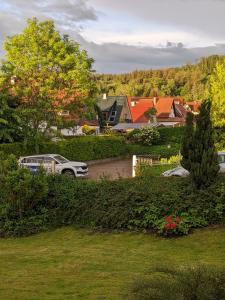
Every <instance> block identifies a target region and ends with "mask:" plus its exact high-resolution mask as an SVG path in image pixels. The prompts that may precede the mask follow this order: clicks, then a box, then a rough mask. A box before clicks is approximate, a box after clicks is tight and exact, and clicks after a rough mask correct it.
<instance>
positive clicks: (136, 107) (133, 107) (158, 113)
mask: <svg viewBox="0 0 225 300" xmlns="http://www.w3.org/2000/svg"><path fill="white" fill-rule="evenodd" d="M128 106H129V108H130V114H131V119H132V123H150V122H163V123H168V122H173V123H176V124H177V125H180V124H184V123H185V119H186V113H187V111H186V109H185V108H184V100H183V99H180V98H174V97H153V98H150V97H128ZM151 110H152V111H155V116H154V118H153V121H152V120H150V118H149V116H148V113H147V112H150V111H151Z"/></svg>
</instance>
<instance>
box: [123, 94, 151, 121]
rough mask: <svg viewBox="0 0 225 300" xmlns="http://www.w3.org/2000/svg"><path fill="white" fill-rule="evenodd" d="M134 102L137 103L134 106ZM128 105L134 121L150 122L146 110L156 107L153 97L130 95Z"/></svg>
mask: <svg viewBox="0 0 225 300" xmlns="http://www.w3.org/2000/svg"><path fill="white" fill-rule="evenodd" d="M132 102H134V103H135V105H134V106H132ZM128 105H129V108H130V112H131V117H132V121H133V122H134V123H147V122H148V118H147V117H146V116H145V112H146V111H148V110H149V109H150V108H153V107H154V102H153V99H150V98H136V97H128Z"/></svg>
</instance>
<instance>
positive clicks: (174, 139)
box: [158, 126, 185, 144]
mask: <svg viewBox="0 0 225 300" xmlns="http://www.w3.org/2000/svg"><path fill="white" fill-rule="evenodd" d="M184 130H185V127H183V126H182V127H162V128H158V131H159V134H160V137H161V142H162V143H163V144H173V143H175V144H181V141H182V137H183V135H184Z"/></svg>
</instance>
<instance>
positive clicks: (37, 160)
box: [19, 154, 88, 177]
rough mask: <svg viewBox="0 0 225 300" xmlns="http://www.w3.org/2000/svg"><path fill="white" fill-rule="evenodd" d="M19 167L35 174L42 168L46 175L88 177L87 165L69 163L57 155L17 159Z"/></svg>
mask: <svg viewBox="0 0 225 300" xmlns="http://www.w3.org/2000/svg"><path fill="white" fill-rule="evenodd" d="M19 166H21V167H25V168H28V169H30V170H31V171H33V172H37V171H38V169H39V168H40V166H42V167H43V168H44V169H45V170H46V171H47V173H55V174H65V175H67V176H71V177H85V176H87V175H88V167H87V164H85V163H82V162H77V161H69V160H68V159H66V158H65V157H63V156H61V155H58V154H43V155H32V156H24V157H20V158H19Z"/></svg>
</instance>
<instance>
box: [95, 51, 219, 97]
mask: <svg viewBox="0 0 225 300" xmlns="http://www.w3.org/2000/svg"><path fill="white" fill-rule="evenodd" d="M223 61H224V56H218V55H213V56H210V57H207V58H202V59H201V60H200V61H199V62H198V63H197V64H195V65H191V64H188V65H186V66H183V67H181V68H168V69H163V70H142V71H141V70H140V71H134V72H131V73H126V74H98V75H96V80H97V87H98V93H99V95H102V94H104V93H107V94H108V95H114V96H116V95H132V96H144V97H154V96H180V97H183V98H184V99H185V100H191V101H192V100H202V99H204V97H205V90H206V86H207V81H208V77H209V75H210V74H212V72H213V70H214V68H215V66H216V64H217V62H220V63H221V62H223Z"/></svg>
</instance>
